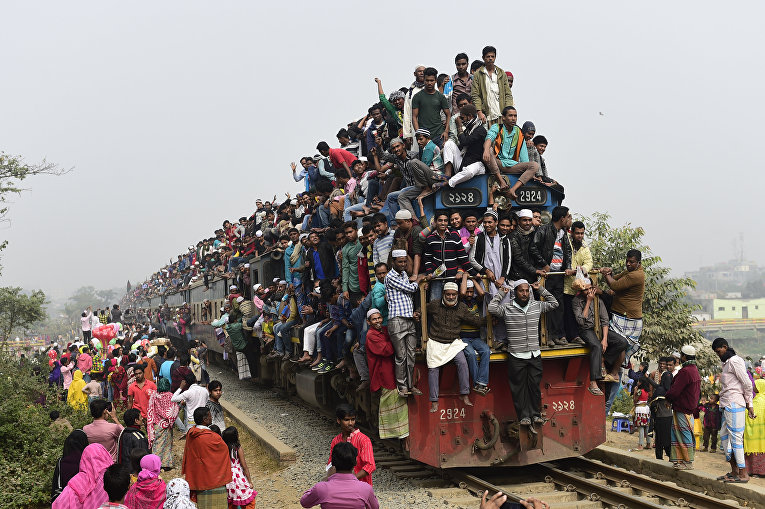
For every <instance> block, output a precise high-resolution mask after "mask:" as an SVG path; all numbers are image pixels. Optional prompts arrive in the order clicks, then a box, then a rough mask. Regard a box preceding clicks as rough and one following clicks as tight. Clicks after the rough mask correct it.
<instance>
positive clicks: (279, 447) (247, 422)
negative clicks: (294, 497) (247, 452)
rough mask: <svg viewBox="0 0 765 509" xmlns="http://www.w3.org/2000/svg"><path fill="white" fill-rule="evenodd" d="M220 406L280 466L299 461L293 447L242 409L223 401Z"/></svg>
mask: <svg viewBox="0 0 765 509" xmlns="http://www.w3.org/2000/svg"><path fill="white" fill-rule="evenodd" d="M220 404H221V406H222V407H223V410H224V411H225V412H226V415H227V416H228V417H230V418H231V419H233V420H234V421H236V423H237V425H238V426H241V427H243V428H245V429H246V430H247V431H248V432H249V433H250V435H252V437H253V438H255V440H257V441H258V443H259V444H260V445H261V446H263V448H264V449H265V450H266V451H267V452H268V454H269V455H271V457H273V458H274V459H275V460H276V461H277V462H278V463H279V465H280V466H282V465H284V464H286V463H290V462H293V461H295V460H296V459H297V456H296V454H295V450H294V449H293V448H292V447H290V446H288V445H287V444H285V443H284V442H282V441H281V440H279V439H278V438H276V437H275V436H274V435H272V434H271V433H270V432H269V431H268V430H266V428H264V427H263V426H261V425H260V424H258V423H257V422H255V420H254V419H252V418H251V417H249V416H248V415H247V414H246V413H244V411H242V409H240V408H239V407H237V406H236V405H234V404H233V403H231V402H227V401H221V402H220Z"/></svg>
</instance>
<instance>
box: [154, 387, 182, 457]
mask: <svg viewBox="0 0 765 509" xmlns="http://www.w3.org/2000/svg"><path fill="white" fill-rule="evenodd" d="M172 397H173V393H172V392H170V381H169V380H168V379H167V378H160V379H159V380H158V381H157V390H156V391H155V392H154V393H153V394H152V395H151V397H150V398H149V408H148V409H147V411H146V432H147V433H146V435H147V437H148V439H149V447H151V449H152V451H153V452H154V453H155V454H156V455H157V456H159V458H160V460H162V466H163V468H165V469H167V470H169V469H171V468H173V435H172V433H173V423H174V422H175V418H176V417H178V405H177V404H176V403H173V402H172V401H170V398H172Z"/></svg>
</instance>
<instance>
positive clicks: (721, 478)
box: [717, 472, 735, 481]
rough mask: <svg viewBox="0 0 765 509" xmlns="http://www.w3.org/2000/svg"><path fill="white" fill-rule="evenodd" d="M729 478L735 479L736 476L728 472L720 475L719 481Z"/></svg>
mask: <svg viewBox="0 0 765 509" xmlns="http://www.w3.org/2000/svg"><path fill="white" fill-rule="evenodd" d="M728 479H730V480H733V479H735V477H734V476H733V475H731V473H730V472H728V473H727V474H725V475H721V476H720V477H718V478H717V480H718V481H725V480H728Z"/></svg>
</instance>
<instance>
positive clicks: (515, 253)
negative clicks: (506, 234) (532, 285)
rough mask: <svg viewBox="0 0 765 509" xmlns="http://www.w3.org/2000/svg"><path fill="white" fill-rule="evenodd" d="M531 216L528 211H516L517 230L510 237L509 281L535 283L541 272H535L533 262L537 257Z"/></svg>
mask: <svg viewBox="0 0 765 509" xmlns="http://www.w3.org/2000/svg"><path fill="white" fill-rule="evenodd" d="M532 220H533V215H532V213H531V211H530V210H529V209H521V210H519V211H518V228H516V229H515V231H514V232H513V233H512V235H511V236H510V253H511V256H512V263H511V264H510V279H512V280H518V279H526V280H527V281H536V280H537V279H538V277H539V276H540V275H542V274H543V271H541V270H537V268H536V262H535V260H536V259H537V258H538V257H539V254H538V253H537V251H536V246H535V245H534V226H533V225H532Z"/></svg>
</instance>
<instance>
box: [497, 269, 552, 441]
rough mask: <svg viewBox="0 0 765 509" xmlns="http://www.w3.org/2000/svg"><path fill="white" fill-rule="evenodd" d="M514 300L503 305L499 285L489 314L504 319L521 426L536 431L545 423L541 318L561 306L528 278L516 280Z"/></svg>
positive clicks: (502, 291) (514, 401)
mask: <svg viewBox="0 0 765 509" xmlns="http://www.w3.org/2000/svg"><path fill="white" fill-rule="evenodd" d="M531 288H534V289H535V290H538V291H539V294H540V296H541V297H542V298H544V301H538V300H531V298H530V297H531ZM513 292H514V299H513V301H512V302H509V303H506V304H502V299H504V298H505V294H506V293H507V291H506V290H505V288H504V287H503V288H500V289H499V291H498V292H497V294H496V295H495V296H494V298H493V299H492V300H491V302H490V303H489V313H491V314H492V315H493V316H496V317H497V318H502V319H503V320H504V321H505V328H506V329H507V351H508V353H509V355H508V358H507V364H508V366H507V367H508V377H509V382H510V392H511V393H512V396H513V405H514V406H515V414H516V417H517V419H518V421H519V422H520V424H521V425H522V426H527V427H528V430H529V432H530V433H536V432H537V431H536V429H535V428H534V426H536V425H541V424H544V422H545V421H544V419H543V418H542V414H541V411H540V408H539V406H540V404H541V400H542V392H541V390H540V388H539V384H540V383H541V382H542V352H541V351H540V349H539V318H540V317H541V316H542V313H545V312H547V311H550V310H553V309H555V308H557V307H558V301H557V300H555V297H554V296H553V294H551V293H550V292H548V291H547V290H545V289H544V288H543V287H540V286H539V283H538V282H537V283H534V284H533V285H529V283H528V281H526V280H525V279H520V280H518V281H516V282H515V285H514V288H513Z"/></svg>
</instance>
